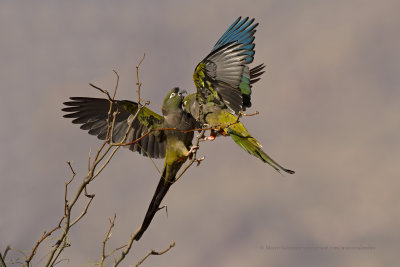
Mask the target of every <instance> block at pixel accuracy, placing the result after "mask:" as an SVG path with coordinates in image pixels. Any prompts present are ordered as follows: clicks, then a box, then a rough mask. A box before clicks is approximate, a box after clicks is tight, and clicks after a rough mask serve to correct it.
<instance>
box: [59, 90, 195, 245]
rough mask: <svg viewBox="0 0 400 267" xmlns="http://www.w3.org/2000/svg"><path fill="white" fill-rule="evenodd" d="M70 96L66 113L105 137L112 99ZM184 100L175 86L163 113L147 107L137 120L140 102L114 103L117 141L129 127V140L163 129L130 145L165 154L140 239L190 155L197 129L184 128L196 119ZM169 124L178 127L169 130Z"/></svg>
mask: <svg viewBox="0 0 400 267" xmlns="http://www.w3.org/2000/svg"><path fill="white" fill-rule="evenodd" d="M70 99H71V101H68V102H65V103H64V104H65V105H66V106H67V107H66V108H64V109H63V111H66V112H68V114H66V115H64V117H67V118H74V120H73V121H72V122H73V123H75V124H82V126H81V129H83V130H89V134H92V135H96V136H97V137H98V138H99V139H102V140H104V139H105V138H106V133H107V128H108V124H107V118H108V111H109V108H110V103H109V101H108V100H107V99H99V98H89V97H71V98H70ZM182 103H183V96H182V92H181V91H180V90H179V88H174V89H172V90H171V91H170V92H169V93H168V94H167V95H166V97H165V99H164V101H163V105H162V114H163V115H159V114H157V113H156V112H154V111H152V110H150V109H148V108H146V107H144V108H142V109H141V111H140V112H139V114H138V115H137V117H136V118H135V120H134V121H133V122H132V120H133V119H134V116H135V114H136V113H137V110H138V105H137V103H135V102H132V101H128V100H118V101H116V102H115V105H113V109H112V113H114V111H118V113H117V115H116V118H115V124H114V132H113V135H112V136H113V142H121V141H122V139H123V137H124V136H125V134H126V132H127V131H128V130H129V132H128V135H127V138H126V140H125V143H131V142H133V141H137V139H138V138H140V137H142V136H143V135H145V134H146V133H148V132H149V131H151V130H152V129H161V130H157V131H152V132H150V134H148V135H145V136H144V137H143V138H141V139H140V140H138V141H137V142H135V143H134V144H131V145H129V146H128V147H129V149H130V150H132V151H137V152H139V153H140V154H142V155H143V156H150V157H152V158H163V157H165V161H164V168H163V171H162V175H161V178H160V182H159V183H158V186H157V189H156V192H155V193H154V196H153V199H152V201H151V203H150V205H149V208H148V210H147V213H146V215H145V218H144V220H143V224H142V227H141V229H140V231H139V232H138V234H137V235H136V240H139V239H140V238H141V236H142V235H143V233H144V232H145V231H146V230H147V228H148V226H149V225H150V223H151V221H152V219H153V217H154V215H155V214H156V212H157V211H158V209H159V207H160V204H161V202H162V200H163V198H164V196H165V195H166V193H167V192H168V190H169V188H170V187H171V185H172V184H173V183H174V182H175V179H176V178H175V176H176V174H177V172H178V170H179V169H180V168H181V166H182V165H183V163H184V162H185V161H186V159H187V157H188V156H189V151H190V147H191V145H192V139H193V132H192V131H190V132H186V133H185V132H184V131H187V130H191V129H193V128H194V127H195V123H196V122H195V120H194V119H193V117H192V116H191V115H190V114H188V113H187V112H185V111H184V110H183V109H182ZM129 125H131V128H130V129H128V128H129ZM168 128H174V129H177V130H167V129H168Z"/></svg>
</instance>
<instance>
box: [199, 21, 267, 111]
mask: <svg viewBox="0 0 400 267" xmlns="http://www.w3.org/2000/svg"><path fill="white" fill-rule="evenodd" d="M253 23H254V19H251V20H249V18H245V19H243V20H242V19H241V17H239V18H238V19H237V20H236V21H235V22H234V23H233V24H232V25H231V26H230V27H229V28H228V30H227V31H226V32H225V33H224V34H223V35H222V36H221V38H220V39H219V40H218V41H217V43H216V44H215V46H214V47H213V49H212V51H211V53H210V54H209V55H208V56H207V57H206V58H205V59H204V60H202V61H201V62H200V63H199V64H198V65H197V67H196V69H195V71H194V74H193V80H194V83H195V85H196V87H197V91H198V94H199V96H200V99H204V101H205V102H207V101H213V100H215V98H219V99H218V100H222V101H223V102H224V103H225V105H226V106H227V107H228V108H229V109H230V110H231V112H234V113H238V112H239V111H241V110H242V109H243V110H244V109H245V108H246V107H249V106H250V105H251V103H250V94H251V75H250V74H251V72H250V70H249V67H248V64H250V63H251V62H253V60H254V54H255V51H254V47H255V44H254V34H255V32H256V29H255V28H256V27H257V25H258V23H255V24H253ZM261 70H262V69H261ZM261 74H262V73H261ZM244 99H248V101H244Z"/></svg>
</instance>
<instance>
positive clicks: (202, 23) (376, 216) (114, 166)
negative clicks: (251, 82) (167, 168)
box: [0, 0, 400, 267]
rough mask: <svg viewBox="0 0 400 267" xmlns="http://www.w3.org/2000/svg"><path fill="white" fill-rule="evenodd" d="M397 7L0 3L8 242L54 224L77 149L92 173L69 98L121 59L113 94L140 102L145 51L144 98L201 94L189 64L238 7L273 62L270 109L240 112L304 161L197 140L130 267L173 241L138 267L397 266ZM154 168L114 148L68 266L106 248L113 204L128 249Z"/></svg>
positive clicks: (24, 241) (77, 165)
mask: <svg viewBox="0 0 400 267" xmlns="http://www.w3.org/2000/svg"><path fill="white" fill-rule="evenodd" d="M399 10H400V5H399V2H398V1H395V0H392V1H390V0H385V1H361V0H360V1H356V0H350V1H293V0H292V1H289V0H279V1H278V0H275V1H269V0H262V1H229V2H228V1H210V0H205V1H201V2H199V1H178V0H172V1H168V2H166V1H165V2H161V1H118V2H117V3H116V2H114V3H111V2H108V1H84V2H83V3H82V1H64V2H61V1H35V2H33V1H7V2H5V1H2V2H1V3H0V33H1V36H2V41H1V42H0V59H1V60H0V80H1V87H0V119H1V122H2V127H1V131H0V140H1V141H0V142H1V145H2V149H1V151H2V152H1V153H0V173H1V176H0V214H1V217H0V251H1V252H3V251H4V249H5V247H6V246H7V245H12V246H13V247H15V248H18V249H20V250H22V251H26V252H28V251H30V249H31V248H32V247H33V246H34V244H35V242H36V240H37V239H38V238H39V237H40V236H41V234H42V232H43V231H44V230H45V229H51V228H53V227H54V226H55V225H56V223H57V222H58V220H59V218H60V216H61V215H62V212H63V196H64V182H65V181H66V180H67V179H69V177H70V172H69V169H68V167H67V165H66V164H65V162H66V161H71V162H72V164H73V167H74V169H75V170H76V171H77V173H78V178H77V179H81V177H83V176H84V175H85V173H86V170H87V156H88V152H89V149H90V148H92V149H93V150H94V149H96V148H97V147H98V146H99V145H100V144H101V142H100V141H99V140H97V138H95V137H93V136H89V135H88V134H87V133H86V132H84V131H82V130H80V129H79V127H77V126H76V125H73V124H72V123H71V121H70V120H69V119H64V118H62V115H63V113H62V112H61V108H62V102H64V101H66V100H67V99H68V97H69V96H92V97H101V95H100V94H99V93H98V92H97V91H95V90H94V89H92V88H91V87H90V86H89V85H88V83H90V82H92V83H95V84H96V85H99V86H101V87H103V88H108V89H112V88H113V86H114V83H115V76H114V74H113V72H112V70H113V69H116V70H117V71H118V72H119V74H120V78H121V79H120V87H119V92H118V95H117V98H122V99H132V100H135V99H136V92H135V90H136V85H135V82H136V80H135V79H136V77H135V66H136V64H137V63H138V61H139V60H140V58H141V57H142V55H143V53H146V59H145V61H144V62H143V65H142V68H141V81H142V83H143V86H142V90H143V91H142V96H143V97H144V98H146V99H148V100H150V101H151V102H153V103H155V104H157V105H160V104H161V102H162V99H163V98H164V95H165V94H166V93H167V92H168V91H169V90H170V89H171V88H172V87H175V86H179V87H181V88H183V89H186V90H187V91H188V92H194V84H193V81H192V73H193V70H194V67H195V65H196V64H197V63H198V62H199V61H200V60H201V59H203V58H204V57H205V56H206V55H207V54H208V53H209V51H210V50H211V48H212V46H213V45H214V43H215V42H216V41H217V40H218V38H219V36H220V35H221V34H222V33H223V32H224V31H225V30H226V28H227V27H228V26H229V25H230V24H231V23H232V22H233V21H234V20H235V19H236V18H237V17H238V16H244V17H245V16H250V17H254V18H256V20H257V21H258V22H259V23H260V25H259V27H258V30H257V33H256V40H255V43H256V55H255V64H259V63H265V64H266V66H267V67H266V73H265V74H264V75H263V76H262V80H261V81H260V82H258V83H257V84H256V85H255V86H254V88H253V95H252V101H253V106H252V108H251V109H250V110H249V112H253V111H256V110H257V111H259V112H260V115H258V116H255V117H249V118H244V119H243V120H242V121H243V123H244V124H245V125H246V127H247V128H248V130H249V131H250V132H251V133H252V135H253V136H254V137H256V138H257V140H258V141H259V142H260V143H262V144H263V146H264V148H265V151H266V152H267V153H268V154H270V155H271V156H272V157H273V158H274V159H275V160H276V161H278V162H279V163H281V164H282V165H283V166H285V167H287V168H290V169H293V170H295V171H296V174H295V175H284V176H282V175H280V174H278V173H277V172H275V171H274V170H273V169H272V168H271V167H269V166H268V165H266V164H263V163H262V162H261V161H259V160H258V159H256V158H254V157H252V156H250V155H248V154H247V153H245V152H244V151H242V150H241V149H240V148H239V147H238V146H237V145H236V144H235V143H234V142H233V141H232V140H231V139H230V138H228V137H227V138H223V137H221V138H218V139H217V140H216V141H214V142H208V143H202V144H201V148H200V151H199V153H198V155H199V156H205V157H206V160H205V161H204V162H203V163H202V164H201V165H200V166H199V167H197V168H191V169H190V170H189V171H188V172H187V174H186V175H185V176H184V177H183V178H182V179H181V180H180V181H179V182H178V183H177V184H175V185H174V186H172V189H171V190H170V192H169V193H168V194H167V197H166V198H165V200H164V204H166V205H168V217H166V216H165V213H163V212H160V213H158V215H157V216H156V218H155V219H154V221H153V223H152V225H151V226H150V228H149V230H148V231H147V232H146V233H145V234H144V236H143V238H142V240H140V242H139V243H135V244H134V247H133V250H132V252H131V254H129V256H128V258H127V259H126V261H125V262H124V264H123V265H122V266H129V264H132V265H135V263H136V262H137V261H138V260H139V259H140V258H141V257H142V256H143V255H145V254H146V252H147V251H148V250H149V249H156V250H162V249H164V248H165V247H167V246H168V245H169V243H170V242H171V240H175V242H176V247H174V248H173V249H172V250H171V251H169V252H168V253H167V254H165V255H163V256H153V257H152V258H149V259H148V262H146V263H144V264H143V266H199V267H200V266H259V267H265V266H395V265H396V264H397V263H398V253H397V252H398V251H399V249H400V234H399V226H400V215H399V210H398V196H399V193H400V179H399V177H400V167H399V161H400V155H399V151H400V141H399V140H400V139H399V136H400V105H399V104H398V102H399V101H398V100H399V99H400V98H399V97H400V90H399V84H400V51H399V47H400V31H399V26H398V25H400V16H398V11H399ZM151 108H152V109H154V110H155V111H157V112H160V110H159V108H158V107H157V106H156V105H152V106H151ZM156 163H157V164H158V165H159V166H161V167H162V164H163V161H162V160H157V161H156ZM158 179H159V174H158V172H157V171H156V169H155V168H154V167H153V165H152V163H151V161H150V160H149V159H148V158H144V157H142V156H140V155H138V154H137V153H132V152H130V151H126V150H120V151H118V153H117V154H116V156H115V157H114V159H113V160H112V162H111V163H110V165H109V166H108V167H107V168H106V170H105V171H104V173H103V174H102V175H101V176H100V177H99V178H98V180H96V181H95V182H94V183H93V184H90V186H89V191H90V192H93V193H95V194H96V197H95V199H94V202H93V204H92V206H91V207H90V210H89V213H88V215H87V216H86V217H85V219H84V220H82V222H81V224H80V226H79V227H77V228H74V229H72V230H71V232H70V234H69V237H70V239H71V244H72V246H71V247H70V248H67V249H66V251H65V254H64V258H69V259H70V263H69V266H87V264H88V263H90V262H94V261H96V260H99V259H100V256H101V242H102V240H103V239H104V236H105V233H106V231H107V229H108V217H112V216H113V214H114V213H116V214H117V220H116V227H115V229H114V231H113V235H112V238H111V240H110V241H109V242H110V248H115V247H118V246H120V245H122V244H124V243H125V242H126V241H127V240H128V238H129V235H130V233H132V232H134V231H135V230H136V229H137V227H138V226H139V225H140V223H141V222H142V219H143V216H144V214H145V211H146V209H147V207H148V204H149V202H150V200H151V197H152V195H153V192H154V190H155V188H156V185H157V183H158ZM82 205H83V203H82ZM79 213H80V210H78V209H77V210H76V214H74V215H75V216H77V215H78V214H79ZM50 244H51V242H50ZM266 246H271V247H280V249H275V250H272V249H267V248H266ZM336 246H337V247H341V246H343V247H362V246H369V247H372V248H373V249H369V250H367V249H347V250H338V249H333V248H329V247H336ZM284 247H300V248H304V247H316V248H320V249H296V250H294V249H287V248H286V249H285V248H284ZM322 248H326V249H322ZM44 253H45V251H42V250H41V251H39V255H38V256H37V257H36V261H34V263H35V262H36V263H37V261H38V260H39V259H40V258H41V257H42V256H43V255H44ZM37 266H41V264H40V263H39V264H37Z"/></svg>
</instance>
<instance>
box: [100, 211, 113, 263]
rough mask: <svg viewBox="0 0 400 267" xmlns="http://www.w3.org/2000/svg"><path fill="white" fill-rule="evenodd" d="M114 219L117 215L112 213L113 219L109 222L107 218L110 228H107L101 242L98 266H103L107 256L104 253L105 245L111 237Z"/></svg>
mask: <svg viewBox="0 0 400 267" xmlns="http://www.w3.org/2000/svg"><path fill="white" fill-rule="evenodd" d="M115 218H117V215H116V214H115V213H114V218H113V219H112V220H111V218H108V220H109V222H110V227H109V228H108V231H107V234H106V237H105V238H104V240H103V247H102V256H101V262H100V264H99V266H100V267H101V266H103V263H104V260H105V259H106V258H107V255H106V253H105V251H106V243H107V241H108V239H109V238H110V237H111V230H112V229H113V227H114V225H115Z"/></svg>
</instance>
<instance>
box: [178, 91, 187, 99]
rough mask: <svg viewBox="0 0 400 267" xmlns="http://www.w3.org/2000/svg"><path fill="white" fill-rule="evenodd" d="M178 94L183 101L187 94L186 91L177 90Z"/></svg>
mask: <svg viewBox="0 0 400 267" xmlns="http://www.w3.org/2000/svg"><path fill="white" fill-rule="evenodd" d="M179 94H180V95H181V97H182V99H184V98H185V95H186V94H187V92H186V90H181V89H179Z"/></svg>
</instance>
